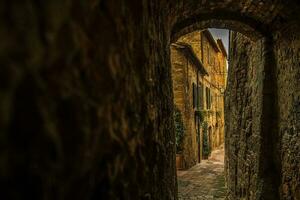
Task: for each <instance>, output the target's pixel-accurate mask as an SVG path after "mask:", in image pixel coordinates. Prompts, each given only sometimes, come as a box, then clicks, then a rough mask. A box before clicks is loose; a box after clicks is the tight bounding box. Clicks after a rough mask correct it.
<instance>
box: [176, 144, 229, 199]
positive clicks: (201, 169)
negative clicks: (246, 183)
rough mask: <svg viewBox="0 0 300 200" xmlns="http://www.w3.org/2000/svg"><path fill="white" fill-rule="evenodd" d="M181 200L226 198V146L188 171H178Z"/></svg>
mask: <svg viewBox="0 0 300 200" xmlns="http://www.w3.org/2000/svg"><path fill="white" fill-rule="evenodd" d="M177 175H178V196H179V200H194V199H195V200H196V199H197V200H221V199H225V195H226V188H225V179H224V148H223V147H221V148H219V149H217V150H215V151H213V152H212V154H211V157H210V158H209V159H208V160H203V161H202V162H201V163H199V164H198V165H196V166H194V167H192V168H191V169H189V170H186V171H178V172H177Z"/></svg>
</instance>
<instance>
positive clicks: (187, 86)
mask: <svg viewBox="0 0 300 200" xmlns="http://www.w3.org/2000/svg"><path fill="white" fill-rule="evenodd" d="M171 63H172V81H173V92H174V105H175V106H177V107H178V109H179V110H180V111H181V113H182V118H183V123H184V126H185V134H184V140H183V145H182V148H183V152H182V155H183V163H182V167H183V168H184V169H188V168H190V167H192V166H194V165H195V164H196V163H197V153H198V149H197V148H198V146H197V141H196V125H195V119H194V109H193V87H192V83H196V82H197V73H198V70H197V68H196V66H195V65H193V64H192V63H191V62H190V61H189V59H188V58H187V57H186V55H185V54H183V52H182V50H179V49H176V48H175V47H174V46H171ZM198 74H199V76H200V73H198Z"/></svg>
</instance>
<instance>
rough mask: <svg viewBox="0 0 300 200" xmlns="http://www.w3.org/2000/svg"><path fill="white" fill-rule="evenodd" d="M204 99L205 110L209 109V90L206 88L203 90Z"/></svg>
mask: <svg viewBox="0 0 300 200" xmlns="http://www.w3.org/2000/svg"><path fill="white" fill-rule="evenodd" d="M205 98H206V109H207V110H209V109H210V100H211V97H210V89H209V88H208V87H206V88H205Z"/></svg>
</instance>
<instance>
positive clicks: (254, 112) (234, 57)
mask: <svg viewBox="0 0 300 200" xmlns="http://www.w3.org/2000/svg"><path fill="white" fill-rule="evenodd" d="M262 56H263V55H262V41H257V42H251V41H250V40H249V39H248V38H246V37H245V36H243V35H241V34H238V33H235V32H234V33H233V34H232V35H231V42H230V57H229V59H230V60H229V69H228V83H227V88H226V93H225V155H226V160H225V164H226V175H227V184H228V190H229V197H230V199H244V198H245V199H247V198H248V199H259V198H260V193H261V187H262V183H261V182H260V181H259V179H258V178H257V176H258V174H259V171H260V163H259V162H257V160H259V159H260V151H261V142H260V140H261V138H260V132H261V118H262V90H263V68H264V66H263V57H262Z"/></svg>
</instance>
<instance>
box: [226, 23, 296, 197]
mask: <svg viewBox="0 0 300 200" xmlns="http://www.w3.org/2000/svg"><path fill="white" fill-rule="evenodd" d="M291 30H294V32H293V31H291ZM295 30H300V29H299V26H297V25H290V28H288V29H286V30H285V31H284V32H276V33H275V34H274V38H272V36H269V37H268V38H265V39H262V40H259V41H256V42H251V41H250V40H249V39H247V38H245V37H244V36H242V35H240V34H237V33H234V34H233V35H232V38H231V43H230V44H231V54H230V66H229V79H228V87H227V91H226V107H225V114H226V118H225V122H226V156H227V157H226V173H227V183H228V188H229V194H230V197H231V198H232V199H239V198H246V199H258V198H263V199H300V194H299V192H300V189H299V187H300V186H299V184H300V171H299V169H300V163H299V158H300V153H299V152H300V151H299V146H300V144H299V141H300V135H299V132H300V131H299V102H300V93H299V81H300V78H299V77H300V76H299V55H300V38H299V34H296V33H297V31H296V32H295ZM293 33H294V34H293ZM277 99H278V100H277ZM257 161H259V162H257Z"/></svg>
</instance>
